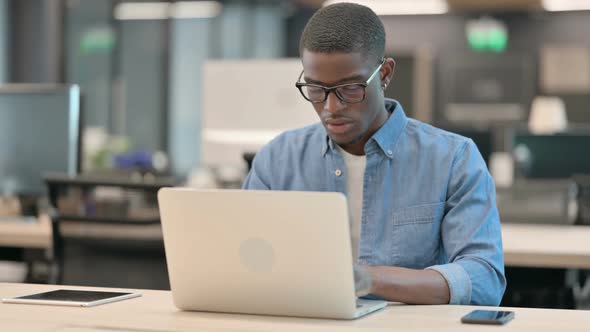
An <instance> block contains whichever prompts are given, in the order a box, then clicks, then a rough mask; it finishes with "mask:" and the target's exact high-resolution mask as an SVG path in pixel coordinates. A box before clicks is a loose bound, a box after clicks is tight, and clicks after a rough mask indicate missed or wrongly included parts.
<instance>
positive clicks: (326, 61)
mask: <svg viewBox="0 0 590 332" xmlns="http://www.w3.org/2000/svg"><path fill="white" fill-rule="evenodd" d="M301 62H302V63H303V71H304V76H305V78H306V79H311V80H313V81H317V82H322V83H325V84H331V83H337V82H339V81H340V80H342V79H345V78H350V77H354V76H359V77H366V76H368V65H367V60H366V59H365V57H364V56H363V55H362V54H361V53H316V52H310V51H307V50H304V51H303V54H302V55H301Z"/></svg>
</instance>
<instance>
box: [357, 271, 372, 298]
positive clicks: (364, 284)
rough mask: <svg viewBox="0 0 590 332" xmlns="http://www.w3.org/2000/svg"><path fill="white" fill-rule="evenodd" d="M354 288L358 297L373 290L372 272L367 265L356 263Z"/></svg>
mask: <svg viewBox="0 0 590 332" xmlns="http://www.w3.org/2000/svg"><path fill="white" fill-rule="evenodd" d="M353 271H354V290H355V293H356V296H357V297H361V296H365V295H368V294H369V293H370V292H371V286H372V284H373V281H372V278H371V274H370V273H369V270H367V268H366V267H364V266H362V265H354V266H353Z"/></svg>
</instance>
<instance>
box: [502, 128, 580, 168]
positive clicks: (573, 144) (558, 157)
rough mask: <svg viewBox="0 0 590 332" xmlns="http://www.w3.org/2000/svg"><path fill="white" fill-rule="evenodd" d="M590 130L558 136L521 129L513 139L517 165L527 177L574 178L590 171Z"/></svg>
mask: <svg viewBox="0 0 590 332" xmlns="http://www.w3.org/2000/svg"><path fill="white" fill-rule="evenodd" d="M589 146H590V129H588V130H585V132H582V131H576V132H567V133H561V134H555V135H534V134H531V133H528V132H517V133H516V134H515V135H514V138H513V148H514V155H515V157H516V160H517V161H518V165H517V167H519V168H520V170H519V171H520V173H522V175H523V176H524V177H526V178H537V179H538V178H545V179H550V178H570V177H571V176H573V175H576V174H590V154H589V153H588V152H587V151H588V147H589Z"/></svg>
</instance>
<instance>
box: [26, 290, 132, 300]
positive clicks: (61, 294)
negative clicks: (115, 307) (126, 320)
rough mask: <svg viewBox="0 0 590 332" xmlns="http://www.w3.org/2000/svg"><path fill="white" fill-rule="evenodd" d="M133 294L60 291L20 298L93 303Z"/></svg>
mask: <svg viewBox="0 0 590 332" xmlns="http://www.w3.org/2000/svg"><path fill="white" fill-rule="evenodd" d="M129 294H131V293H119V292H97V291H81V290H67V289H59V290H55V291H51V292H45V293H39V294H32V295H27V296H19V297H17V299H23V300H44V301H69V302H93V301H98V300H104V299H109V298H113V297H117V296H123V295H129Z"/></svg>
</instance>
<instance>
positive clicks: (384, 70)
mask: <svg viewBox="0 0 590 332" xmlns="http://www.w3.org/2000/svg"><path fill="white" fill-rule="evenodd" d="M394 73H395V60H393V59H392V58H386V59H385V63H383V67H381V87H383V90H385V89H386V88H387V86H388V85H389V83H390V82H391V80H392V79H393V74H394Z"/></svg>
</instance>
